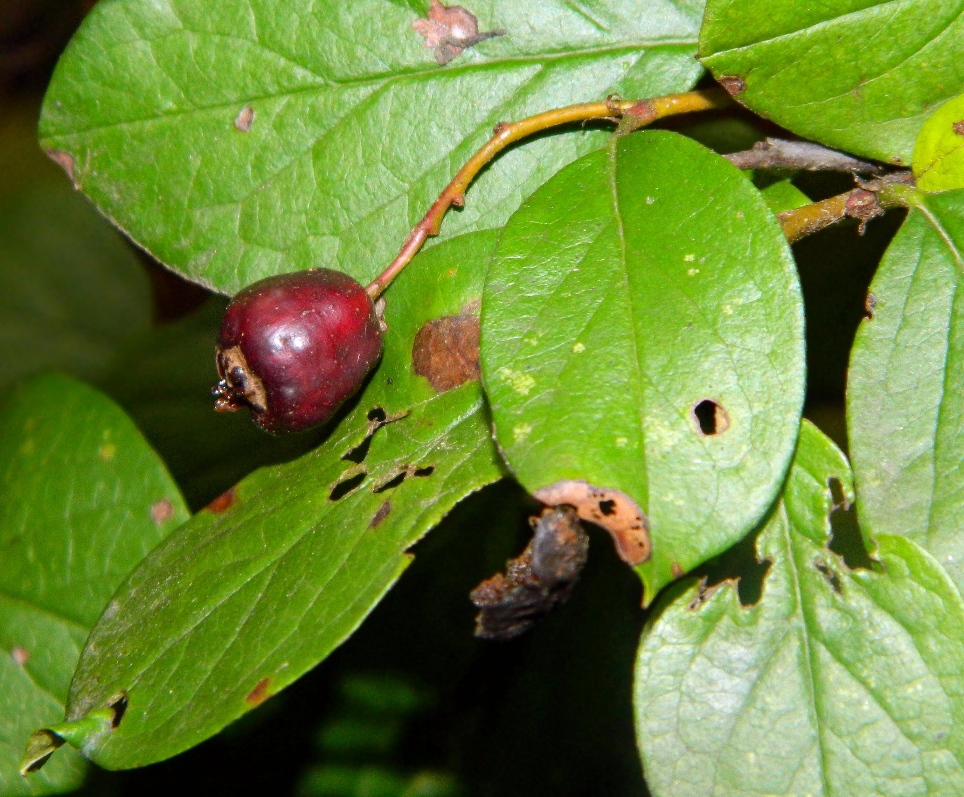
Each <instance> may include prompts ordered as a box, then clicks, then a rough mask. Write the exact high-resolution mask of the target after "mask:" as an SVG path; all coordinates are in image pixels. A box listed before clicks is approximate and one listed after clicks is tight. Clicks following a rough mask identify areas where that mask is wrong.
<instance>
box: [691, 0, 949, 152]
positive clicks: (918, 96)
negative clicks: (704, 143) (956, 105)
mask: <svg viewBox="0 0 964 797" xmlns="http://www.w3.org/2000/svg"><path fill="white" fill-rule="evenodd" d="M700 58H701V60H702V61H703V63H704V64H705V65H706V66H708V67H709V68H710V69H711V70H712V72H713V74H714V76H716V77H717V79H720V80H722V79H724V78H730V80H729V81H724V83H725V84H726V85H728V86H729V87H731V90H733V91H736V92H737V99H738V100H739V101H740V102H742V103H744V104H745V105H747V107H749V108H750V109H751V110H753V111H756V112H757V113H759V114H762V115H763V116H766V117H768V118H770V119H773V120H774V121H775V122H777V123H778V124H780V125H782V126H783V127H786V128H787V129H789V130H792V131H793V132H794V133H797V134H798V135H801V136H804V137H805V138H810V139H813V140H814V141H819V142H820V143H822V144H826V145H828V146H830V147H834V148H836V149H842V150H845V151H847V152H851V153H853V154H855V155H862V156H864V157H870V158H877V159H879V160H884V161H889V162H891V163H896V164H904V165H909V164H910V162H911V154H912V152H913V150H914V142H915V140H916V139H917V134H918V132H919V131H920V129H921V127H922V125H923V124H924V120H925V119H926V118H927V116H928V114H929V113H930V112H931V111H932V110H933V108H934V106H935V105H937V104H938V103H941V102H943V101H944V100H946V99H948V98H950V97H953V96H955V95H956V94H958V93H959V92H960V90H961V84H962V82H964V66H962V64H964V16H962V15H961V8H960V6H959V4H958V3H937V4H935V3H932V2H929V0H904V2H880V0H838V2H833V3H805V4H804V3H800V2H796V1H795V0H709V2H708V3H707V7H706V16H705V18H704V21H703V27H702V30H701V31H700Z"/></svg>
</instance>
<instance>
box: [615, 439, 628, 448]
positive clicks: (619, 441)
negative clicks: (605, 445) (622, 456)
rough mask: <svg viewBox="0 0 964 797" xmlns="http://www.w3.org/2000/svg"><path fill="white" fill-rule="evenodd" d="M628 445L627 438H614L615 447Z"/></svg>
mask: <svg viewBox="0 0 964 797" xmlns="http://www.w3.org/2000/svg"><path fill="white" fill-rule="evenodd" d="M628 445H629V440H628V439H627V438H625V437H617V438H616V448H625V447H626V446H628Z"/></svg>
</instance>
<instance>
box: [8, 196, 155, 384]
mask: <svg viewBox="0 0 964 797" xmlns="http://www.w3.org/2000/svg"><path fill="white" fill-rule="evenodd" d="M152 312H153V309H152V307H151V293H150V284H149V283H148V279H147V274H146V273H145V272H144V269H143V267H142V266H141V265H140V263H138V262H137V258H136V257H135V255H134V253H133V252H132V251H131V249H130V247H129V246H127V245H126V244H125V243H124V242H123V241H122V240H121V238H120V236H119V235H118V234H117V233H116V232H115V231H114V230H113V229H111V227H110V225H108V224H107V223H106V222H105V221H104V220H103V219H102V218H100V217H99V216H98V215H97V213H96V212H95V211H94V210H93V208H91V207H90V205H89V204H88V203H87V202H86V201H84V199H83V198H82V197H79V196H74V195H72V194H71V192H70V191H68V190H67V189H65V188H64V187H63V186H57V185H50V184H49V183H43V182H40V183H39V184H37V185H34V186H33V187H32V188H30V189H28V190H25V191H23V192H22V193H19V194H17V195H15V196H13V197H10V198H8V199H7V200H6V201H5V202H4V203H3V204H2V205H0V363H3V366H2V367H0V391H2V390H4V389H6V388H9V387H10V386H11V385H12V384H13V383H15V382H17V381H19V380H22V379H25V378H28V377H30V376H32V375H34V374H38V373H40V372H42V371H46V370H53V369H56V370H62V371H68V372H70V373H71V374H74V375H76V376H78V377H82V378H85V379H94V378H99V377H101V376H103V374H104V372H105V371H106V370H107V368H108V367H109V366H110V365H111V364H112V362H113V361H114V359H115V358H116V356H117V354H118V352H119V351H120V350H121V349H122V348H123V346H124V345H125V344H126V342H127V341H128V340H130V338H131V336H136V335H139V334H141V333H143V332H146V330H147V328H148V327H149V325H150V323H151V315H152Z"/></svg>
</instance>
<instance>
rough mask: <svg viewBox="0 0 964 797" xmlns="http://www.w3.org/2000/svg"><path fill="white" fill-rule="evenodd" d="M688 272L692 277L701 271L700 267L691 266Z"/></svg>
mask: <svg viewBox="0 0 964 797" xmlns="http://www.w3.org/2000/svg"><path fill="white" fill-rule="evenodd" d="M686 273H687V274H689V275H690V276H691V277H695V276H696V275H697V274H699V273H700V270H699V269H698V268H690V269H687V271H686Z"/></svg>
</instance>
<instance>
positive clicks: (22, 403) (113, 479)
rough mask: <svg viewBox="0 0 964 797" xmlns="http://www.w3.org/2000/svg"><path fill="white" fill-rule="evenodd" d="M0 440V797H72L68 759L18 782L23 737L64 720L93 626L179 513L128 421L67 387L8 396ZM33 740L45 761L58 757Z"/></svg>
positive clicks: (77, 766) (173, 492)
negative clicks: (67, 796)
mask: <svg viewBox="0 0 964 797" xmlns="http://www.w3.org/2000/svg"><path fill="white" fill-rule="evenodd" d="M0 441H2V445H0V559H2V561H3V567H2V568H0V652H2V654H3V655H2V657H0V705H3V707H4V709H3V717H4V718H3V722H0V793H2V794H3V795H5V796H6V795H19V794H49V793H55V792H62V791H70V790H71V789H72V788H75V787H76V786H77V785H78V784H79V782H80V780H81V778H82V777H83V763H82V760H81V758H80V757H79V756H78V755H76V754H74V753H70V754H62V755H60V756H58V757H57V760H55V761H54V762H53V763H52V764H51V765H50V766H49V767H47V768H45V769H44V770H43V771H42V772H40V773H38V774H36V775H30V776H29V777H28V778H27V779H26V780H24V779H23V778H22V777H21V776H20V775H19V774H17V768H18V767H17V762H18V761H20V757H21V755H22V754H23V751H24V746H25V745H26V744H27V738H28V737H29V736H30V733H31V731H34V730H36V729H37V728H38V727H40V726H42V725H49V724H50V723H54V722H58V721H59V720H60V719H61V718H62V717H63V711H64V702H65V701H66V698H67V687H68V685H69V683H70V677H71V674H72V673H73V671H74V667H75V666H76V664H77V660H78V658H79V657H80V649H81V646H82V645H83V643H84V639H85V638H86V637H87V633H88V631H89V630H90V628H91V626H93V624H94V622H95V621H96V620H97V617H98V615H99V614H100V613H101V610H102V609H103V608H104V606H105V605H106V604H107V602H108V600H109V599H110V596H111V593H112V592H113V591H114V590H115V589H116V588H117V586H118V585H119V584H120V582H121V581H122V579H124V578H125V577H126V576H127V575H128V573H129V572H130V571H131V570H132V569H133V567H134V566H135V565H136V564H137V563H138V562H139V561H140V560H141V559H142V558H143V557H144V555H145V554H146V553H147V552H148V551H149V550H150V549H151V548H152V547H153V546H154V545H155V544H156V543H157V542H158V541H160V539H161V538H162V537H164V536H165V535H166V534H167V533H168V532H170V531H171V530H172V529H173V528H174V527H176V526H177V525H178V524H180V523H182V522H183V521H184V520H186V518H187V511H186V509H185V507H184V502H183V501H182V499H181V496H180V494H179V493H178V491H177V487H176V486H175V485H174V482H173V481H172V480H171V478H170V476H168V474H167V472H166V471H165V469H164V466H163V464H162V463H161V462H160V460H159V459H158V458H157V455H156V454H155V453H154V452H153V451H152V450H151V449H150V448H149V447H148V445H147V444H146V443H145V442H144V439H143V438H142V437H141V435H140V433H139V432H138V431H137V429H136V428H135V427H134V425H133V424H132V423H131V421H130V420H129V419H128V418H127V417H126V416H125V415H124V414H123V413H122V412H121V411H120V410H119V409H118V408H117V407H116V406H115V405H114V404H113V403H111V402H110V401H109V400H108V399H107V398H105V397H104V396H102V395H101V394H99V393H97V392H96V391H94V390H92V389H91V388H89V387H86V386H84V385H82V384H80V383H79V382H75V381H73V380H71V379H68V378H66V377H62V376H46V377H42V378H40V379H36V380H34V381H33V382H31V383H30V384H29V385H27V386H24V387H23V388H21V389H20V390H18V391H16V392H15V393H13V395H12V396H11V398H10V399H9V401H8V402H7V403H6V404H5V407H4V411H3V412H2V413H0ZM41 736H43V737H44V738H45V739H46V744H47V748H46V749H47V752H50V751H52V750H53V749H55V748H56V746H57V744H58V740H57V739H55V738H51V737H50V736H49V735H45V734H41ZM43 754H44V750H42V749H37V750H35V756H36V755H40V756H42V755H43Z"/></svg>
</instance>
